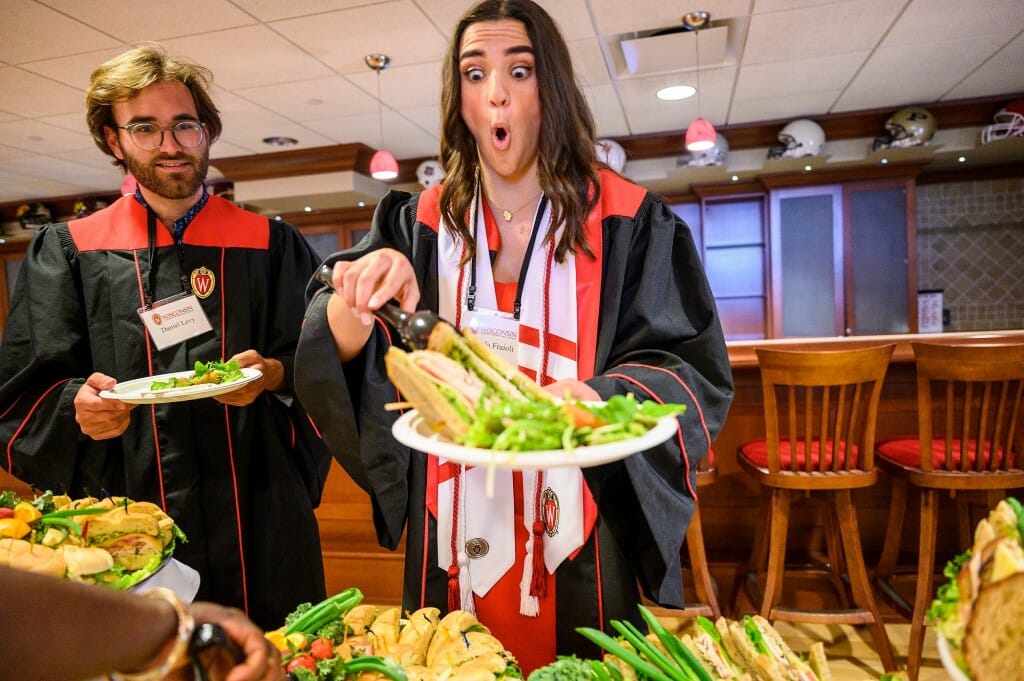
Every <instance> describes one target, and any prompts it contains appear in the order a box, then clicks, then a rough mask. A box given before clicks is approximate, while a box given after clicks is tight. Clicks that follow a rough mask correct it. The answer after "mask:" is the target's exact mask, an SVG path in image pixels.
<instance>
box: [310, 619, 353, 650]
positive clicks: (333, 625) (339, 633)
mask: <svg viewBox="0 0 1024 681" xmlns="http://www.w3.org/2000/svg"><path fill="white" fill-rule="evenodd" d="M347 634H348V625H347V624H345V621H344V620H342V619H334V620H331V621H330V622H328V623H327V624H325V625H324V626H322V627H320V628H319V629H317V630H316V632H315V633H314V634H313V637H314V638H329V639H331V642H332V643H334V645H338V644H339V643H341V642H342V641H344V640H345V638H346V636H347Z"/></svg>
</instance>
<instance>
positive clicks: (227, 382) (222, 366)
mask: <svg viewBox="0 0 1024 681" xmlns="http://www.w3.org/2000/svg"><path fill="white" fill-rule="evenodd" d="M231 365H234V366H231ZM262 375H263V373H262V372H261V371H260V370H259V369H253V368H250V367H245V368H243V369H239V368H238V364H237V362H233V361H232V362H223V363H222V362H205V363H204V362H196V367H195V369H194V370H193V371H177V372H173V373H169V374H161V375H158V376H146V377H144V378H137V379H134V380H131V381H124V382H119V383H118V384H117V385H115V386H114V388H113V389H112V390H101V391H100V397H103V398H105V399H108V400H120V401H121V402H127V403H129V404H163V403H166V402H183V401H186V400H198V399H201V398H204V397H214V396H215V395H223V394H224V393H228V392H231V391H233V390H238V389H239V388H241V387H242V386H243V385H246V384H248V383H252V382H253V381H255V380H256V379H257V378H259V377H260V376H262Z"/></svg>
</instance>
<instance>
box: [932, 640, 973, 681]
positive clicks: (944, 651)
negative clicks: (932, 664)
mask: <svg viewBox="0 0 1024 681" xmlns="http://www.w3.org/2000/svg"><path fill="white" fill-rule="evenodd" d="M935 646H936V647H937V648H938V649H939V659H940V660H942V666H943V667H945V668H946V673H947V674H949V677H950V678H951V679H953V681H971V678H970V677H969V676H967V674H964V672H963V670H962V669H960V667H958V666H956V660H954V659H953V649H952V648H950V646H949V643H948V642H947V641H946V637H945V636H943V635H942V634H936V635H935Z"/></svg>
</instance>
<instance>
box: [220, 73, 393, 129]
mask: <svg viewBox="0 0 1024 681" xmlns="http://www.w3.org/2000/svg"><path fill="white" fill-rule="evenodd" d="M389 75H390V74H389ZM235 94H237V95H238V96H239V97H242V98H243V99H247V100H249V101H250V102H253V103H255V104H258V105H260V106H262V107H264V108H265V109H270V110H276V111H277V112H278V113H280V114H281V115H282V116H284V117H285V118H288V119H290V120H293V121H300V122H304V121H316V120H321V119H324V118H332V117H335V116H337V115H338V113H339V112H348V113H352V114H357V113H366V112H370V111H376V110H377V100H376V99H375V98H373V97H371V96H369V95H367V94H366V93H365V92H363V91H362V90H361V89H359V88H358V87H356V86H355V85H353V84H352V82H351V81H350V80H348V79H347V78H345V77H344V76H329V77H327V78H315V79H313V80H297V81H292V82H291V83H281V84H278V85H266V86H263V87H256V88H240V89H238V90H235Z"/></svg>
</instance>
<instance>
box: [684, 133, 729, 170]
mask: <svg viewBox="0 0 1024 681" xmlns="http://www.w3.org/2000/svg"><path fill="white" fill-rule="evenodd" d="M728 158H729V141H728V140H726V139H725V135H723V134H722V133H718V134H717V135H715V146H713V147H711V148H710V149H708V150H706V151H688V152H686V154H684V155H683V156H681V157H680V158H679V160H678V161H677V162H676V167H677V168H680V167H684V168H703V167H707V166H724V165H725V162H726V160H727V159H728Z"/></svg>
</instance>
